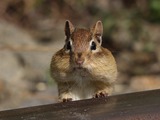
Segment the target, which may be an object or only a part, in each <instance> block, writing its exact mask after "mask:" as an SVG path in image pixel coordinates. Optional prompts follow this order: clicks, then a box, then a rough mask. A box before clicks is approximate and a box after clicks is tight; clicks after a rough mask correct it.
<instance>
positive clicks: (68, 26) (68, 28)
mask: <svg viewBox="0 0 160 120" xmlns="http://www.w3.org/2000/svg"><path fill="white" fill-rule="evenodd" d="M64 31H65V35H66V36H67V37H69V36H70V35H71V34H72V32H73V31H74V26H73V24H72V23H71V22H70V21H69V20H66V23H65V28H64Z"/></svg>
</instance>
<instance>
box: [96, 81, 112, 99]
mask: <svg viewBox="0 0 160 120" xmlns="http://www.w3.org/2000/svg"><path fill="white" fill-rule="evenodd" d="M93 84H94V86H95V92H94V95H93V98H103V97H107V96H108V95H110V93H111V92H112V85H110V84H107V83H104V82H102V81H94V83H93Z"/></svg>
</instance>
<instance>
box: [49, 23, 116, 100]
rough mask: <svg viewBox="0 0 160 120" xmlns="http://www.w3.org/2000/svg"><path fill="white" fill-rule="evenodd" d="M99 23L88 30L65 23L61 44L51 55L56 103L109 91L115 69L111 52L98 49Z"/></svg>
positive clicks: (99, 43)
mask: <svg viewBox="0 0 160 120" xmlns="http://www.w3.org/2000/svg"><path fill="white" fill-rule="evenodd" d="M102 34H103V25H102V22H101V21H97V22H96V24H95V25H94V26H93V27H92V28H90V29H84V28H76V27H74V26H73V24H72V23H71V22H70V21H69V20H67V21H66V23H65V36H66V39H65V45H64V47H63V48H62V49H61V50H59V51H58V52H56V53H55V55H53V57H52V60H51V65H50V70H51V76H52V77H53V78H54V79H55V81H56V82H57V85H58V92H59V101H62V102H67V101H72V100H73V101H74V100H81V99H87V98H99V97H106V96H108V95H109V94H111V92H112V88H113V85H114V82H115V81H116V77H117V66H116V62H115V59H114V57H113V55H112V53H111V52H110V51H109V50H108V49H106V48H103V47H102V46H101V44H102Z"/></svg>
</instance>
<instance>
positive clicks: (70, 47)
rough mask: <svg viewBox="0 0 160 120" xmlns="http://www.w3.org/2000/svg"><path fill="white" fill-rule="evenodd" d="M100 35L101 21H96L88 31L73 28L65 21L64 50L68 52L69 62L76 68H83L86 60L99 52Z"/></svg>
mask: <svg viewBox="0 0 160 120" xmlns="http://www.w3.org/2000/svg"><path fill="white" fill-rule="evenodd" d="M102 34H103V25H102V22H101V21H97V22H96V24H95V25H94V26H93V27H92V28H90V29H83V28H75V27H74V26H73V24H72V23H71V22H70V21H68V20H67V21H66V23H65V35H66V41H65V46H64V49H65V51H66V52H69V54H70V56H71V61H73V62H74V64H75V66H76V67H78V68H82V67H84V64H85V63H86V62H87V60H88V59H89V58H90V57H91V56H92V55H93V54H95V53H96V52H99V51H100V49H101V44H102Z"/></svg>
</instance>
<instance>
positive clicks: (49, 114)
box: [0, 90, 160, 120]
mask: <svg viewBox="0 0 160 120" xmlns="http://www.w3.org/2000/svg"><path fill="white" fill-rule="evenodd" d="M158 119H160V90H151V91H145V92H137V93H130V94H123V95H116V96H110V97H108V98H98V99H88V100H81V101H74V102H68V103H56V104H49V105H42V106H35V107H29V108H20V109H15V110H6V111H0V120H158Z"/></svg>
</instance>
